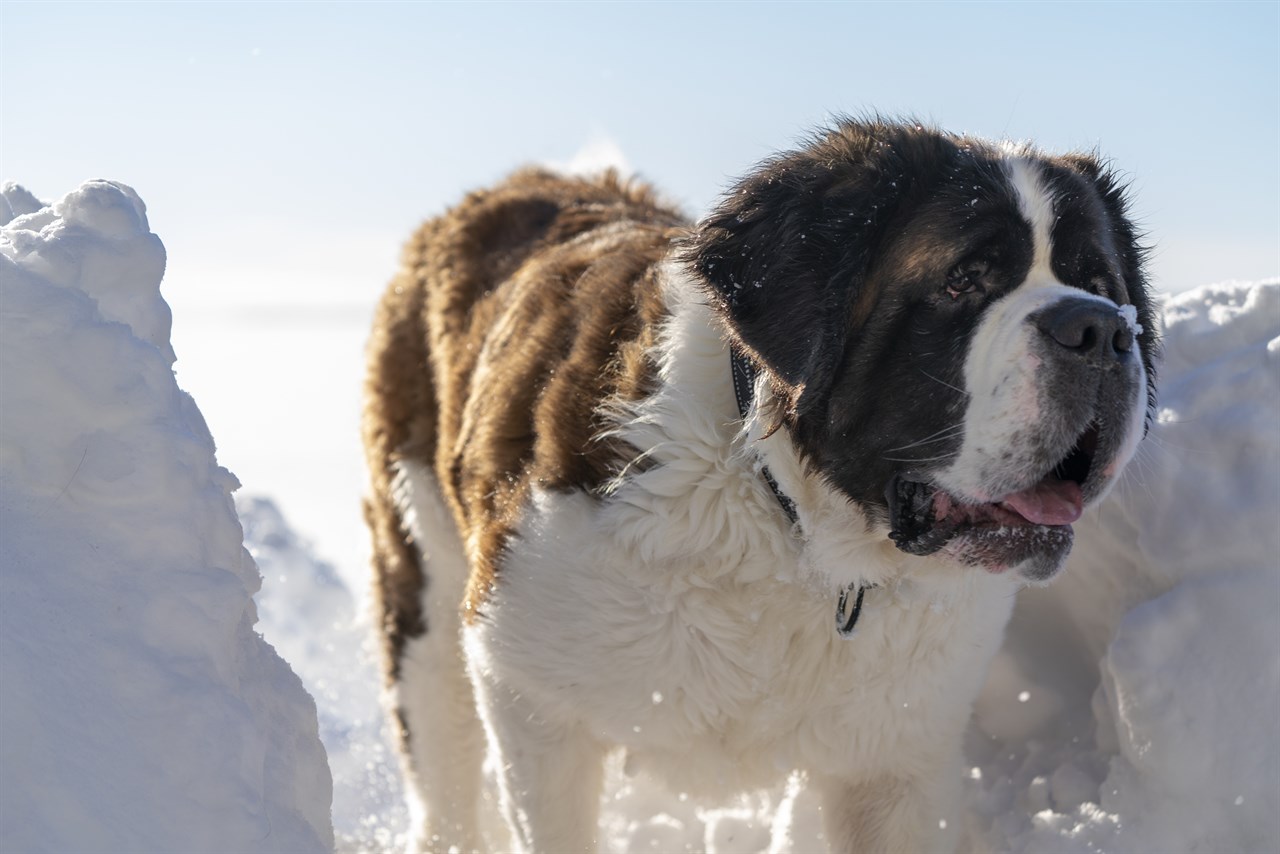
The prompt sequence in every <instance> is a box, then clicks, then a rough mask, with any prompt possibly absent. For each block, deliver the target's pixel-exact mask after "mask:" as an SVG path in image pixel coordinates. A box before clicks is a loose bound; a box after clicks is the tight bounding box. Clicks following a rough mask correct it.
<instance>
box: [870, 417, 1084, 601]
mask: <svg viewBox="0 0 1280 854" xmlns="http://www.w3.org/2000/svg"><path fill="white" fill-rule="evenodd" d="M1098 438H1099V429H1098V425H1097V424H1096V423H1094V424H1091V425H1090V426H1089V427H1088V428H1087V429H1086V430H1085V431H1084V432H1083V433H1081V434H1080V436H1079V438H1077V440H1076V442H1075V444H1074V446H1073V447H1072V448H1071V450H1070V452H1068V453H1067V455H1066V456H1064V457H1063V458H1062V459H1061V460H1059V461H1058V462H1057V463H1055V464H1054V465H1052V466H1050V467H1048V468H1047V470H1046V471H1045V472H1044V473H1043V474H1042V475H1041V476H1040V477H1039V478H1038V479H1037V480H1035V481H1034V482H1033V483H1032V484H1031V485H1030V486H1028V487H1026V488H1025V489H1021V490H1018V491H1015V492H1011V493H1009V494H1007V495H1004V496H1003V497H1001V498H999V499H998V500H996V501H992V502H988V503H975V502H972V501H968V500H965V499H964V498H962V497H959V496H956V495H952V494H951V493H949V492H947V491H945V490H944V489H942V488H941V487H939V486H938V485H937V484H936V483H934V482H933V481H932V480H931V479H930V478H929V477H928V476H927V475H921V474H919V473H913V472H904V473H901V474H897V475H894V477H893V478H892V480H890V482H889V484H888V486H887V488H886V489H885V497H886V498H887V500H888V505H889V520H890V526H891V531H890V534H889V537H890V539H892V540H893V541H894V543H895V544H897V546H898V548H900V549H902V550H903V551H905V552H908V553H909V554H914V555H931V554H934V553H936V552H939V551H941V552H943V553H944V554H946V555H948V556H949V557H952V558H955V559H957V560H959V561H960V562H962V563H965V564H968V565H971V566H981V567H983V568H984V569H987V570H989V571H991V572H1003V571H1004V570H1007V569H1009V568H1011V567H1015V566H1016V567H1019V570H1020V572H1021V574H1022V575H1024V576H1026V577H1028V578H1031V579H1034V580H1043V579H1045V578H1048V577H1049V576H1050V575H1052V574H1053V573H1054V572H1056V571H1057V569H1058V568H1059V567H1060V566H1061V565H1062V562H1063V561H1065V560H1066V557H1067V554H1068V553H1069V552H1070V551H1071V543H1072V539H1073V532H1072V529H1071V523H1073V522H1075V521H1076V520H1077V519H1079V518H1080V515H1081V514H1082V513H1083V512H1084V490H1083V487H1084V485H1085V483H1086V482H1087V481H1088V480H1089V476H1090V474H1091V473H1092V472H1093V471H1094V470H1095V468H1096V466H1095V457H1096V455H1097V452H1098Z"/></svg>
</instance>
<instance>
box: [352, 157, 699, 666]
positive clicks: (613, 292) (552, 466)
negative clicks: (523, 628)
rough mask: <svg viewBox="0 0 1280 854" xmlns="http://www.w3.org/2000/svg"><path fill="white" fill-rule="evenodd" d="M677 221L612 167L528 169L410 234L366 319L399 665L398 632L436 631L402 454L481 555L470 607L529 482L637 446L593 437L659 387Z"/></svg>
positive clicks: (611, 468) (391, 653)
mask: <svg viewBox="0 0 1280 854" xmlns="http://www.w3.org/2000/svg"><path fill="white" fill-rule="evenodd" d="M683 225H684V221H683V219H682V218H681V216H680V215H679V214H678V213H676V212H675V211H674V210H672V209H671V208H668V207H665V206H663V205H661V204H659V203H658V202H657V201H656V200H655V198H654V196H653V193H652V192H651V191H650V190H649V189H648V188H647V187H644V186H643V185H639V184H635V183H627V182H622V181H619V180H618V178H617V177H616V176H615V175H613V174H611V173H609V174H606V175H604V176H602V177H601V178H598V179H595V180H586V179H578V178H566V177H562V176H558V175H555V174H552V173H548V172H544V171H540V170H532V169H531V170H525V171H522V172H518V173H516V174H515V175H513V176H512V177H511V178H510V179H508V180H507V181H506V182H504V183H502V184H500V185H498V186H497V187H495V188H493V189H492V190H488V191H483V192H477V193H473V194H471V195H469V196H468V197H467V198H466V199H465V200H463V202H462V203H461V204H460V205H458V206H457V207H456V208H454V209H452V210H450V211H449V212H448V213H446V214H444V215H443V216H441V217H439V218H438V219H434V220H431V221H429V222H428V223H426V224H425V225H424V226H423V227H422V229H421V230H419V232H418V233H417V234H416V235H415V236H414V238H413V239H412V240H411V241H410V243H409V244H408V246H407V247H406V248H405V251H404V255H403V259H402V264H401V269H400V272H399V273H398V274H397V275H396V277H395V278H394V279H393V281H392V282H391V285H390V287H389V288H388V290H387V292H386V295H385V296H384V297H383V299H382V303H381V305H380V307H379V311H378V315H377V318H376V321H375V323H374V333H373V337H372V339H371V341H370V345H369V354H368V364H369V367H368V376H367V378H366V382H365V398H366V401H365V410H364V424H363V433H364V442H365V448H366V455H367V461H368V465H369V468H370V471H371V473H372V496H373V497H372V498H370V499H369V500H368V501H366V504H365V515H366V519H367V521H368V524H369V527H370V530H371V532H372V536H373V552H374V556H373V564H374V566H373V569H374V602H375V608H376V613H377V614H378V616H379V618H380V619H381V620H382V624H383V631H382V635H383V638H384V644H385V646H384V653H385V656H386V662H387V665H388V677H389V678H390V679H394V678H395V677H396V675H397V671H398V662H399V657H400V653H401V650H402V649H403V645H404V643H405V642H406V641H407V640H409V639H410V638H413V637H416V636H418V635H420V634H422V633H423V632H424V631H426V629H427V628H429V627H427V626H425V625H424V623H423V616H422V605H421V602H422V590H423V584H424V583H425V579H424V578H423V575H422V570H421V567H420V563H419V554H418V549H417V547H416V544H414V543H413V542H411V540H410V538H409V535H408V534H407V532H406V531H405V529H404V525H403V520H402V519H401V518H400V515H399V513H398V511H397V510H396V508H395V506H394V504H393V503H392V499H391V489H390V486H391V482H392V480H393V478H394V477H395V466H396V463H397V462H398V461H400V460H414V461H417V462H419V463H421V464H423V465H425V466H427V467H429V468H430V469H431V470H433V471H434V472H435V474H436V476H437V478H438V480H439V482H440V486H441V489H442V491H443V492H444V495H445V498H446V500H447V501H448V503H449V506H450V508H451V510H452V512H453V514H454V519H455V521H456V522H457V525H458V530H459V531H460V532H461V534H462V540H463V542H464V543H465V545H466V550H467V558H468V561H469V563H470V566H471V579H470V583H469V586H468V589H467V595H466V600H465V602H463V603H460V606H461V607H462V608H463V609H464V611H465V612H466V615H467V617H468V618H470V617H471V616H473V615H474V614H475V613H476V611H477V609H479V608H482V607H483V604H484V602H485V599H486V597H487V595H488V592H489V589H490V587H491V585H492V584H493V580H494V575H495V573H496V571H497V562H498V557H499V556H500V553H501V551H502V548H503V546H504V544H505V542H506V539H507V537H508V536H509V535H510V532H511V530H512V528H513V527H514V525H515V524H516V522H517V514H518V513H519V511H520V507H521V505H522V504H523V502H524V499H525V497H526V496H527V494H528V491H529V489H530V487H531V486H532V485H533V484H535V483H536V484H538V485H539V486H540V487H542V488H544V489H553V490H554V489H568V488H583V489H587V490H596V489H598V488H600V486H602V485H603V484H604V483H605V482H606V481H607V480H608V479H609V478H610V477H611V476H612V475H614V474H616V473H617V469H618V468H619V466H620V465H622V464H624V463H625V462H627V460H628V459H629V458H630V455H629V454H628V452H627V451H626V449H622V448H618V447H614V446H612V445H611V444H610V443H609V442H607V441H600V440H598V439H597V435H598V434H599V433H600V431H601V429H602V428H603V427H604V426H605V425H604V424H603V423H602V422H601V420H600V412H599V411H598V407H599V405H600V401H607V400H611V399H612V400H635V399H637V398H640V397H642V396H644V395H645V394H647V393H648V392H649V391H650V389H651V387H652V373H653V366H652V365H651V364H650V363H649V360H648V355H647V354H648V352H649V350H650V348H651V347H652V346H653V344H654V343H655V340H654V336H655V334H656V330H657V326H658V324H659V323H660V321H661V319H662V317H663V313H664V309H663V306H662V301H661V299H660V296H659V294H658V283H657V278H656V266H657V264H658V262H659V261H661V259H662V258H663V257H664V256H665V255H666V254H667V251H668V249H669V247H670V245H671V242H672V241H673V240H674V239H675V238H676V237H677V236H679V235H680V234H681V233H682V231H683ZM601 365H603V366H605V368H604V370H603V371H602V370H601V368H600V366H601Z"/></svg>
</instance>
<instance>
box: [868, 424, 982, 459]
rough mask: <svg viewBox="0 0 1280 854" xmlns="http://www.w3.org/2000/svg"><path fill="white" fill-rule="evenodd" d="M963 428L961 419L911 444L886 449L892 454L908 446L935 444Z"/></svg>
mask: <svg viewBox="0 0 1280 854" xmlns="http://www.w3.org/2000/svg"><path fill="white" fill-rule="evenodd" d="M963 429H964V422H963V421H961V422H960V423H959V424H952V425H951V426H950V427H943V428H942V429H941V430H939V431H937V432H936V433H930V434H929V435H928V436H925V437H924V438H923V439H920V440H919V441H917V442H912V443H911V444H909V445H899V446H898V447H896V448H888V449H887V450H886V451H885V453H889V454H891V453H893V452H894V451H905V450H906V449H907V448H915V447H918V446H920V445H930V444H933V443H934V442H941V441H943V440H945V439H950V438H951V437H952V436H954V435H955V434H956V433H957V432H958V431H960V430H963ZM944 434H945V435H944ZM935 437H936V438H935Z"/></svg>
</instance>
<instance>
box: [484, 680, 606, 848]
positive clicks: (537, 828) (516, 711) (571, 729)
mask: <svg viewBox="0 0 1280 854" xmlns="http://www.w3.org/2000/svg"><path fill="white" fill-rule="evenodd" d="M474 681H475V684H476V691H477V700H478V704H479V707H480V713H481V717H482V718H483V719H484V724H485V729H486V731H487V732H488V736H489V750H490V752H491V756H492V758H493V759H494V765H495V767H496V768H497V774H498V787H499V798H500V802H501V806H502V812H503V815H504V817H505V818H506V821H507V826H508V828H509V829H510V830H511V836H512V844H513V846H514V847H515V849H516V850H517V851H519V852H522V854H583V852H587V854H594V853H595V851H596V850H597V843H596V833H597V829H598V826H599V812H600V788H601V784H602V778H603V774H604V771H603V765H604V754H605V749H604V747H603V745H601V744H600V742H599V741H597V740H596V739H594V738H592V737H591V735H590V733H588V731H587V729H586V728H585V727H584V726H583V725H582V724H580V723H577V722H573V721H568V720H560V719H555V718H553V717H551V716H548V715H547V714H546V713H545V712H544V711H543V710H540V709H538V708H536V707H535V705H534V704H533V703H532V702H530V701H529V700H528V699H527V698H525V697H523V696H521V695H519V694H517V693H515V692H513V691H511V690H510V689H508V688H506V687H505V686H503V685H500V684H496V683H495V682H494V680H492V679H491V678H489V677H487V676H485V675H483V674H481V675H479V677H478V678H476V679H475V680H474Z"/></svg>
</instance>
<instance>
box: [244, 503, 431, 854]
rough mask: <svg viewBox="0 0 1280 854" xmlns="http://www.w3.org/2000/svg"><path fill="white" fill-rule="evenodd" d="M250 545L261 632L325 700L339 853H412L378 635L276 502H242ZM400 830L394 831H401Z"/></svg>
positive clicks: (323, 734) (322, 708)
mask: <svg viewBox="0 0 1280 854" xmlns="http://www.w3.org/2000/svg"><path fill="white" fill-rule="evenodd" d="M236 509H237V510H238V511H239V513H240V521H241V523H242V524H243V525H244V541H245V546H246V547H247V548H248V549H249V553H250V554H252V555H253V557H254V560H255V561H257V564H258V567H259V568H260V569H261V570H262V578H263V585H262V590H261V591H260V592H259V593H258V596H257V602H258V615H259V622H258V627H259V628H260V629H261V630H262V634H263V637H265V638H266V639H267V640H268V641H269V642H270V643H271V644H272V645H273V646H274V647H275V648H276V650H278V651H279V652H280V654H281V655H283V656H284V657H285V659H286V660H287V661H289V662H290V663H291V664H292V665H293V667H294V670H295V671H296V672H297V674H298V676H299V677H301V678H302V681H303V684H305V685H306V686H307V689H308V690H309V691H310V692H311V695H312V696H313V697H315V699H316V707H317V710H318V712H319V717H320V739H321V741H323V742H324V746H325V750H326V751H327V752H328V754H329V767H330V769H331V770H332V772H333V829H334V832H335V834H336V835H337V839H338V850H339V851H343V852H355V851H385V850H389V849H391V848H393V847H395V848H400V847H403V841H402V840H397V839H396V833H397V832H398V831H399V830H401V829H402V828H403V827H404V825H405V823H406V821H407V815H408V814H407V810H406V809H405V806H404V800H403V798H404V796H403V793H402V790H401V785H400V772H399V768H398V767H397V766H396V759H395V752H394V751H393V750H392V748H391V734H390V732H389V727H388V725H387V716H386V713H385V712H384V711H383V709H382V706H381V703H380V702H379V698H378V684H379V679H380V676H379V673H378V668H377V666H376V665H375V663H374V661H375V650H374V645H373V642H374V637H373V633H372V631H371V630H370V629H369V626H368V623H367V622H365V621H362V620H360V619H358V617H359V615H358V614H357V612H356V609H355V604H354V598H353V597H352V595H351V592H350V591H349V590H348V589H347V587H346V585H344V584H343V583H342V580H341V578H340V577H339V575H338V573H337V572H336V571H335V570H334V568H333V567H332V566H330V565H329V564H328V563H326V562H325V561H323V560H321V559H320V558H318V557H317V556H316V555H315V553H314V551H313V549H312V547H311V544H310V543H308V542H306V541H305V540H303V539H302V538H301V537H299V536H298V534H296V533H295V532H294V530H293V529H292V528H291V527H290V525H289V523H288V522H287V521H286V519H285V517H284V515H283V514H282V513H281V512H280V510H279V508H278V507H276V505H275V504H274V503H273V502H272V501H270V500H268V499H266V498H261V497H252V496H250V497H244V496H238V497H237V499H236ZM393 828H395V830H393Z"/></svg>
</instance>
